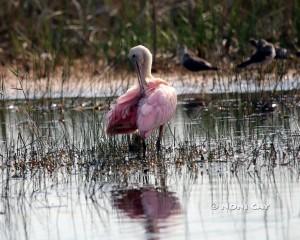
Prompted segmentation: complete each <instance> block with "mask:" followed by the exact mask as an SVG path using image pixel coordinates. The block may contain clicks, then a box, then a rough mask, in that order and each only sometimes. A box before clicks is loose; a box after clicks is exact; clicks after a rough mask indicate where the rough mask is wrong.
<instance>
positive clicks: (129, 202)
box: [112, 187, 180, 239]
mask: <svg viewBox="0 0 300 240" xmlns="http://www.w3.org/2000/svg"><path fill="white" fill-rule="evenodd" d="M112 196H113V203H114V205H115V207H116V208H118V209H119V210H122V211H123V212H125V213H126V215H127V216H129V217H130V218H132V219H144V220H145V221H144V227H145V230H146V233H147V235H148V236H147V239H158V235H157V234H158V233H159V232H160V229H161V228H162V227H163V226H162V224H161V223H163V222H164V221H166V220H167V219H170V217H171V216H174V215H177V214H179V213H180V204H179V200H178V198H177V197H176V196H175V194H174V193H173V192H168V191H163V190H158V189H156V188H154V187H144V188H140V189H126V190H119V191H115V192H114V193H113V194H112ZM164 227H165V226H164Z"/></svg>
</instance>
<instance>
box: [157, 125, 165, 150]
mask: <svg viewBox="0 0 300 240" xmlns="http://www.w3.org/2000/svg"><path fill="white" fill-rule="evenodd" d="M163 130H164V126H163V125H161V126H160V127H159V133H158V139H157V141H156V150H157V153H159V152H160V147H161V139H162V136H163Z"/></svg>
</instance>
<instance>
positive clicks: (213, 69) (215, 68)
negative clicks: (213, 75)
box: [209, 67, 219, 71]
mask: <svg viewBox="0 0 300 240" xmlns="http://www.w3.org/2000/svg"><path fill="white" fill-rule="evenodd" d="M209 70H212V71H218V70H219V68H218V67H210V69H209Z"/></svg>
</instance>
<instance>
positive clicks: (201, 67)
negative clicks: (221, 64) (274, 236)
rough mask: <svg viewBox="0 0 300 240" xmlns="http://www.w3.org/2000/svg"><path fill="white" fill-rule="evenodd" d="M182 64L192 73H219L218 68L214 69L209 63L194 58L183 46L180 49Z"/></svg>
mask: <svg viewBox="0 0 300 240" xmlns="http://www.w3.org/2000/svg"><path fill="white" fill-rule="evenodd" d="M179 56H180V63H181V65H182V66H184V67H185V68H186V69H188V70H190V71H192V72H200V71H209V70H210V71H217V70H218V68H217V67H213V66H212V65H211V64H210V63H209V62H208V61H206V60H204V59H202V58H199V57H196V56H193V54H192V53H190V52H189V51H188V49H187V47H186V46H183V47H182V48H180V49H179Z"/></svg>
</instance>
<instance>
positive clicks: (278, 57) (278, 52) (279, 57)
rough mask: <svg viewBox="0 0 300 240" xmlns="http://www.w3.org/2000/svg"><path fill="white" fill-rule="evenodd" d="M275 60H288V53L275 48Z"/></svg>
mask: <svg viewBox="0 0 300 240" xmlns="http://www.w3.org/2000/svg"><path fill="white" fill-rule="evenodd" d="M275 52H276V55H275V59H276V60H284V59H288V58H289V52H288V50H287V49H286V48H282V47H275Z"/></svg>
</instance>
